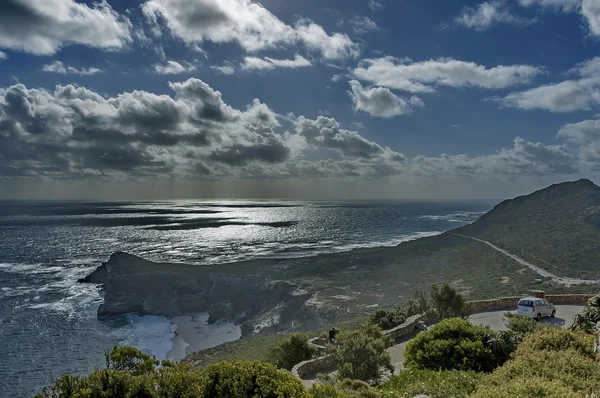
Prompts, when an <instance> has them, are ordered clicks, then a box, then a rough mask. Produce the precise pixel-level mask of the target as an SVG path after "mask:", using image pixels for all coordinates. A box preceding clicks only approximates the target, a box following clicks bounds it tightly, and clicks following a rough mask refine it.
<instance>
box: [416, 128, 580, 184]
mask: <svg viewBox="0 0 600 398" xmlns="http://www.w3.org/2000/svg"><path fill="white" fill-rule="evenodd" d="M578 170H579V169H578V164H577V158H576V157H575V156H574V155H573V154H572V153H570V152H569V151H568V149H567V148H566V147H565V146H561V145H544V144H542V143H539V142H538V143H533V142H530V141H527V140H524V139H522V138H520V137H517V138H515V139H514V141H513V147H512V148H508V149H502V150H500V151H498V152H497V153H494V154H490V155H485V156H478V157H472V156H468V155H455V156H449V155H441V156H438V157H426V156H417V157H415V158H414V159H413V160H412V162H411V173H412V174H414V175H417V176H428V177H431V176H462V177H468V176H477V175H481V176H511V175H538V176H539V175H547V174H549V173H551V174H558V175H569V174H575V173H577V172H578Z"/></svg>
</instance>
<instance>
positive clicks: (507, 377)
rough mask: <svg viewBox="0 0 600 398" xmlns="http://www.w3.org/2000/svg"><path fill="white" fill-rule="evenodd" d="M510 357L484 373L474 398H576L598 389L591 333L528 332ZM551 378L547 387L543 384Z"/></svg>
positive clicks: (598, 372)
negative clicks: (501, 364)
mask: <svg viewBox="0 0 600 398" xmlns="http://www.w3.org/2000/svg"><path fill="white" fill-rule="evenodd" d="M513 357H514V359H513V360H511V361H509V362H507V363H506V364H504V366H502V367H500V368H498V369H496V370H495V371H494V372H493V373H492V374H490V375H488V376H486V377H485V378H484V379H483V380H482V383H481V386H480V387H479V388H478V390H477V392H476V394H475V395H474V397H477V398H488V397H512V396H515V397H517V396H527V397H529V396H534V397H552V398H554V397H580V398H583V397H584V396H588V395H590V394H592V393H594V392H597V391H600V365H599V364H598V363H597V362H595V361H594V359H593V358H594V354H593V350H592V336H589V335H585V334H582V333H576V332H570V331H567V330H558V329H551V330H542V331H539V332H536V333H532V334H529V335H528V336H527V337H526V338H525V340H524V341H523V342H522V343H521V344H520V345H519V347H518V348H517V350H516V351H515V352H514V354H513ZM536 380H538V381H539V380H544V381H545V382H546V384H548V381H552V383H551V384H548V385H550V387H551V388H547V387H544V386H543V385H542V384H543V383H541V382H536Z"/></svg>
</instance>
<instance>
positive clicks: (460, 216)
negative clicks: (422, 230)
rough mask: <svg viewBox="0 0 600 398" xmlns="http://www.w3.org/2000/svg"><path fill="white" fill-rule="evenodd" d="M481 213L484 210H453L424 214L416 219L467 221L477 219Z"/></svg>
mask: <svg viewBox="0 0 600 398" xmlns="http://www.w3.org/2000/svg"><path fill="white" fill-rule="evenodd" d="M482 214H485V212H484V211H462V212H454V213H449V214H444V215H424V216H418V217H417V218H418V219H421V220H432V221H446V222H454V223H468V222H473V221H475V220H477V219H478V218H479V217H480V216H481V215H482Z"/></svg>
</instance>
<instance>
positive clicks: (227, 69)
mask: <svg viewBox="0 0 600 398" xmlns="http://www.w3.org/2000/svg"><path fill="white" fill-rule="evenodd" d="M211 69H214V70H215V71H217V72H218V73H220V74H222V75H227V76H229V75H233V74H234V73H235V69H234V68H233V67H232V66H230V65H222V66H217V65H213V66H211Z"/></svg>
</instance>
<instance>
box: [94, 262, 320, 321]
mask: <svg viewBox="0 0 600 398" xmlns="http://www.w3.org/2000/svg"><path fill="white" fill-rule="evenodd" d="M82 281H83V282H88V283H99V284H103V285H104V292H105V293H104V302H103V303H102V304H101V305H100V307H99V309H98V315H99V316H105V315H121V314H126V313H137V314H140V315H168V316H171V315H176V314H185V313H200V312H208V313H209V314H210V316H211V319H226V320H229V321H232V322H235V323H237V324H241V325H244V326H245V328H243V331H246V332H252V331H255V329H256V326H257V325H258V324H261V323H262V324H263V327H275V326H276V324H277V322H269V319H268V318H269V317H271V318H275V319H279V318H281V317H282V316H283V315H285V313H286V312H287V311H294V312H295V311H297V310H298V307H301V306H302V305H303V304H304V302H305V301H306V300H307V299H308V297H310V295H311V294H312V293H311V292H304V294H298V293H297V290H298V286H297V285H295V284H293V283H290V282H287V281H277V280H269V279H266V278H264V277H263V276H260V275H236V274H227V273H223V272H219V267H211V268H207V267H200V266H192V265H184V264H160V263H154V262H151V261H147V260H144V259H142V258H139V257H136V256H133V255H130V254H127V253H115V254H113V255H112V256H111V257H110V259H109V261H107V262H105V263H103V264H102V265H101V266H100V267H98V269H96V270H95V271H94V272H92V273H91V274H90V275H88V276H87V277H86V278H84V279H83V280H82ZM265 318H267V319H265Z"/></svg>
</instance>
